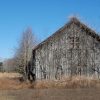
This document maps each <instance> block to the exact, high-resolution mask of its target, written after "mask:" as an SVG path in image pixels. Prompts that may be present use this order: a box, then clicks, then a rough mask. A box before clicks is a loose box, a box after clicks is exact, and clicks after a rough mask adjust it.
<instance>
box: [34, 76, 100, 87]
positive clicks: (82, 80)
mask: <svg viewBox="0 0 100 100" xmlns="http://www.w3.org/2000/svg"><path fill="white" fill-rule="evenodd" d="M91 87H92V88H93V87H100V80H97V79H93V78H87V77H84V76H81V77H80V76H76V77H67V78H63V79H61V80H41V81H37V82H36V84H35V85H34V88H91Z"/></svg>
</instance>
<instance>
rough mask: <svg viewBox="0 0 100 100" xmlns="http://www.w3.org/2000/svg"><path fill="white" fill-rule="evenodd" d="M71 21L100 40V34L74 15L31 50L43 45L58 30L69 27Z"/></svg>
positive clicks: (57, 32)
mask: <svg viewBox="0 0 100 100" xmlns="http://www.w3.org/2000/svg"><path fill="white" fill-rule="evenodd" d="M72 23H74V24H76V25H78V26H79V27H80V28H81V29H83V30H85V31H86V32H87V33H88V34H89V35H90V36H92V37H93V38H95V39H97V41H99V42H100V36H99V35H98V34H97V33H96V32H95V31H94V30H92V29H91V28H89V27H88V26H87V25H85V24H83V23H82V22H81V21H80V20H78V19H77V18H76V17H72V18H71V20H70V21H69V22H68V23H67V24H65V25H64V26H63V27H61V28H60V29H59V30H58V31H56V32H55V33H54V34H52V35H51V36H50V37H48V38H47V39H45V40H44V41H43V42H41V43H40V44H38V45H37V46H36V47H35V48H34V49H33V50H35V49H37V48H38V47H40V46H41V45H43V44H44V43H46V42H47V41H49V40H50V39H51V38H52V37H54V36H56V35H57V34H59V33H60V32H62V31H63V30H64V29H66V28H67V27H69V26H70V25H71V24H72Z"/></svg>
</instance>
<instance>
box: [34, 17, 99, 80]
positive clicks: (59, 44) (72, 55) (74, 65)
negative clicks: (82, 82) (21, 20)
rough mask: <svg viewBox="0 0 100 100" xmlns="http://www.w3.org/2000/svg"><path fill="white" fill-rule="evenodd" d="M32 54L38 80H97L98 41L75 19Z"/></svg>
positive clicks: (93, 33)
mask: <svg viewBox="0 0 100 100" xmlns="http://www.w3.org/2000/svg"><path fill="white" fill-rule="evenodd" d="M33 51H34V53H35V55H34V58H33V61H34V62H35V68H36V77H37V79H61V78H62V77H64V76H72V75H85V76H96V77H99V70H100V37H99V36H98V35H97V34H96V33H95V32H94V31H92V30H91V29H89V28H88V27H87V26H85V25H84V24H82V23H81V22H80V21H79V20H77V19H76V18H72V19H71V21H70V22H69V23H68V24H66V25H65V26H64V27H62V28H61V29H59V30H58V31H57V32H56V33H54V34H53V35H52V36H51V37H49V38H48V39H47V40H45V41H43V42H42V43H40V44H39V45H38V46H37V47H36V48H35V49H34V50H33Z"/></svg>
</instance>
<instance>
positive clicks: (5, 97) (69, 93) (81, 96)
mask: <svg viewBox="0 0 100 100" xmlns="http://www.w3.org/2000/svg"><path fill="white" fill-rule="evenodd" d="M0 100H100V89H95V88H93V89H92V88H91V89H33V90H31V89H23V90H6V91H5V90H3V91H1V90H0Z"/></svg>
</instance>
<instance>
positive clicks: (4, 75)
mask: <svg viewBox="0 0 100 100" xmlns="http://www.w3.org/2000/svg"><path fill="white" fill-rule="evenodd" d="M17 77H21V75H20V74H19V73H7V72H4V73H0V78H17Z"/></svg>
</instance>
